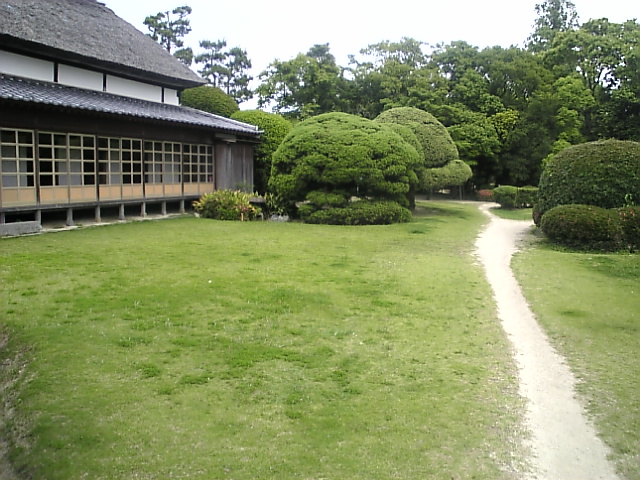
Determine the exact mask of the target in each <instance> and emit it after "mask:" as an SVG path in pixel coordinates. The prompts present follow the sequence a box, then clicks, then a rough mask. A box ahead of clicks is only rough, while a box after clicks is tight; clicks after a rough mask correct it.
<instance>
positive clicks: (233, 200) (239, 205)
mask: <svg viewBox="0 0 640 480" xmlns="http://www.w3.org/2000/svg"><path fill="white" fill-rule="evenodd" d="M251 197H252V195H250V194H248V193H246V192H242V191H240V190H215V191H214V192H211V193H205V194H204V195H202V196H201V197H200V199H199V200H196V201H195V202H193V209H194V210H195V211H196V212H197V213H198V214H200V216H201V217H204V218H213V219H215V220H242V221H244V220H255V219H256V218H257V217H258V215H260V213H261V211H260V209H259V208H258V207H254V206H253V205H251V203H250V199H251Z"/></svg>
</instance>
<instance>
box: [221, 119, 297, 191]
mask: <svg viewBox="0 0 640 480" xmlns="http://www.w3.org/2000/svg"><path fill="white" fill-rule="evenodd" d="M231 118H232V119H233V120H238V121H239V122H244V123H250V124H251V125H255V126H256V127H258V128H259V129H260V130H262V132H263V133H262V135H261V136H260V143H259V144H258V145H256V147H255V149H254V154H253V161H254V168H253V184H254V188H255V189H256V191H257V192H258V193H260V194H265V193H266V191H267V185H268V183H269V177H270V175H271V156H272V155H273V152H275V151H276V150H277V149H278V147H279V146H280V144H281V143H282V141H283V140H284V137H286V136H287V133H289V131H290V130H291V122H289V120H287V119H286V118H284V117H282V116H280V115H277V114H275V113H268V112H263V111H262V110H241V111H239V112H236V113H234V114H233V115H232V116H231Z"/></svg>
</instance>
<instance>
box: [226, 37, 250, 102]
mask: <svg viewBox="0 0 640 480" xmlns="http://www.w3.org/2000/svg"><path fill="white" fill-rule="evenodd" d="M225 66H226V68H227V77H226V79H225V81H224V89H225V90H226V92H227V94H228V95H230V96H231V97H233V99H234V100H235V101H236V102H238V103H241V102H244V101H246V100H249V99H250V98H252V97H253V92H252V91H251V90H250V89H249V82H250V81H251V80H253V77H251V76H249V74H248V73H247V72H248V71H249V69H251V60H250V59H249V57H248V56H247V51H246V50H243V49H241V48H240V47H233V48H231V49H230V50H229V52H228V53H227V62H226V64H225Z"/></svg>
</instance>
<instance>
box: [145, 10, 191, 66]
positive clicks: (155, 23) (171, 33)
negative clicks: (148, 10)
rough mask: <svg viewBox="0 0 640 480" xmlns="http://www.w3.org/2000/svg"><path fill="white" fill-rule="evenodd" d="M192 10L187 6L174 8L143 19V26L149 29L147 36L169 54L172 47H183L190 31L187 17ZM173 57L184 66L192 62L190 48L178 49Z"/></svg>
mask: <svg viewBox="0 0 640 480" xmlns="http://www.w3.org/2000/svg"><path fill="white" fill-rule="evenodd" d="M191 12H192V9H191V7H190V6H188V5H183V6H182V7H176V8H174V9H173V10H171V11H167V12H158V13H156V14H155V15H150V16H148V17H147V18H145V19H144V22H143V23H144V24H145V25H146V26H147V28H148V29H149V34H148V35H149V36H150V37H151V38H153V39H154V40H155V41H156V42H158V43H159V44H160V45H162V47H163V48H164V49H165V50H166V51H167V52H169V53H171V52H172V51H173V50H174V47H183V46H184V37H185V36H186V35H187V34H188V33H189V32H190V31H191V25H190V23H189V18H188V17H189V15H190V14H191ZM173 55H174V56H175V57H177V58H178V59H179V60H180V61H181V62H183V63H185V64H186V65H191V62H192V61H193V51H192V50H191V48H189V47H187V48H179V49H178V50H175V51H174V53H173Z"/></svg>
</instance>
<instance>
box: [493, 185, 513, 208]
mask: <svg viewBox="0 0 640 480" xmlns="http://www.w3.org/2000/svg"><path fill="white" fill-rule="evenodd" d="M517 194H518V187H514V186H511V185H501V186H499V187H496V188H494V189H493V200H494V201H495V202H497V203H499V204H500V206H501V207H502V208H516V195H517Z"/></svg>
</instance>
